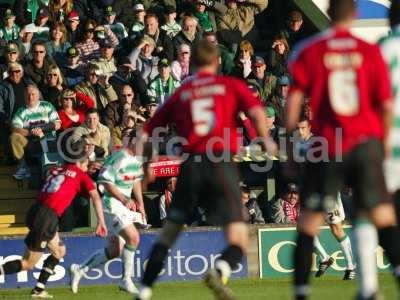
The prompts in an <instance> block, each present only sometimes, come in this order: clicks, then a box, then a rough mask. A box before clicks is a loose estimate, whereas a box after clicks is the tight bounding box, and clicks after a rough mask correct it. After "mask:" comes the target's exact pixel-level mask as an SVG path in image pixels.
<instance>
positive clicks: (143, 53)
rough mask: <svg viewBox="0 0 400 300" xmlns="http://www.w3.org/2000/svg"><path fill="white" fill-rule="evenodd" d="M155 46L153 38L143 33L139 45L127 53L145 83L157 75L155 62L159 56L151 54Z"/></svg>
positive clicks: (156, 62)
mask: <svg viewBox="0 0 400 300" xmlns="http://www.w3.org/2000/svg"><path fill="white" fill-rule="evenodd" d="M155 47H156V43H155V42H154V40H153V39H152V38H151V37H149V36H146V35H145V36H144V37H143V38H142V39H141V41H140V43H139V45H138V46H137V47H136V48H134V49H133V51H132V52H131V54H129V59H130V61H131V64H132V66H133V67H134V69H136V70H138V71H139V72H140V75H141V76H142V78H143V79H144V81H145V82H146V84H149V83H150V82H151V81H152V80H153V79H154V78H156V76H157V75H158V69H157V64H158V61H159V58H158V57H157V56H153V51H154V49H155Z"/></svg>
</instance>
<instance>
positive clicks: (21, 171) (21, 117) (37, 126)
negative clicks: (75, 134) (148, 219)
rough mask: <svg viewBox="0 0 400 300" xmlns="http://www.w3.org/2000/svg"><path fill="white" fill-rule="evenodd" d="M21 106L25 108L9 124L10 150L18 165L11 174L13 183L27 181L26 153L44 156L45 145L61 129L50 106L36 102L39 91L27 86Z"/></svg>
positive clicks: (49, 104)
mask: <svg viewBox="0 0 400 300" xmlns="http://www.w3.org/2000/svg"><path fill="white" fill-rule="evenodd" d="M25 103H26V106H25V107H21V108H20V109H18V111H17V112H16V113H15V115H14V117H13V119H12V121H11V136H10V143H11V149H12V152H13V154H14V157H15V158H16V159H17V161H18V162H19V167H18V169H17V172H16V173H15V174H14V178H15V179H17V180H21V179H24V178H29V177H30V172H29V168H28V167H27V165H26V162H25V153H26V152H27V151H26V150H27V149H32V151H30V152H31V153H34V152H35V150H36V151H44V152H47V141H50V140H55V139H56V130H58V129H59V128H60V127H61V122H60V119H59V117H58V114H57V111H56V109H55V108H54V106H53V105H52V104H51V103H49V102H47V101H40V93H39V89H38V88H37V87H36V86H35V85H28V86H27V88H26V98H25ZM40 146H41V147H40Z"/></svg>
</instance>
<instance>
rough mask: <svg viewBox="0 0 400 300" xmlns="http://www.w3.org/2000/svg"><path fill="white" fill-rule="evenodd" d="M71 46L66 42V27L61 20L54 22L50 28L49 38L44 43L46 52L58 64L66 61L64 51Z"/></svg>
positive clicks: (61, 64) (63, 63) (62, 64)
mask: <svg viewBox="0 0 400 300" xmlns="http://www.w3.org/2000/svg"><path fill="white" fill-rule="evenodd" d="M70 47H71V44H70V43H69V42H67V29H66V28H65V25H64V24H63V23H61V22H57V23H54V24H53V25H52V26H51V29H50V40H49V41H48V42H47V43H46V50H47V54H48V55H49V56H50V57H52V58H53V60H54V61H55V62H56V63H57V64H58V65H59V66H64V65H65V64H66V63H67V60H66V55H65V54H66V52H67V49H68V48H70Z"/></svg>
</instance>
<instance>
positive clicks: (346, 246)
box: [340, 235, 355, 270]
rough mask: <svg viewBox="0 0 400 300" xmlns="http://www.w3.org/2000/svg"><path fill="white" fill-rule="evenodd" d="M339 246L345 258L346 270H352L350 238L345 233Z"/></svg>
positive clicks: (353, 266)
mask: <svg viewBox="0 0 400 300" xmlns="http://www.w3.org/2000/svg"><path fill="white" fill-rule="evenodd" d="M340 248H342V252H343V254H344V257H345V258H346V263H347V270H354V268H355V265H354V262H353V251H352V250H351V242H350V238H349V237H348V236H347V235H346V236H345V237H344V239H343V240H342V241H341V242H340Z"/></svg>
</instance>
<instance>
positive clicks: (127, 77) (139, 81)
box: [110, 56, 148, 105]
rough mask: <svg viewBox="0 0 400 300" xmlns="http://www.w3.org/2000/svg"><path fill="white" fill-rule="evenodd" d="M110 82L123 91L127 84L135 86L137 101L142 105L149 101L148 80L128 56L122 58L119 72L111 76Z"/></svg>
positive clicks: (116, 88) (117, 89)
mask: <svg viewBox="0 0 400 300" xmlns="http://www.w3.org/2000/svg"><path fill="white" fill-rule="evenodd" d="M110 84H111V85H112V86H113V87H114V89H115V90H116V91H121V90H122V88H123V87H124V86H125V85H127V84H128V85H130V86H131V87H133V86H134V87H135V94H136V95H135V96H136V102H137V103H138V104H141V105H143V104H145V103H147V102H148V100H147V98H148V97H147V85H146V82H145V81H144V80H143V78H142V76H141V75H140V72H139V71H138V70H135V69H134V67H133V66H132V64H131V61H130V60H129V58H128V57H126V56H124V57H122V58H120V60H119V63H118V68H117V72H116V73H114V75H113V76H112V77H111V78H110Z"/></svg>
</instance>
